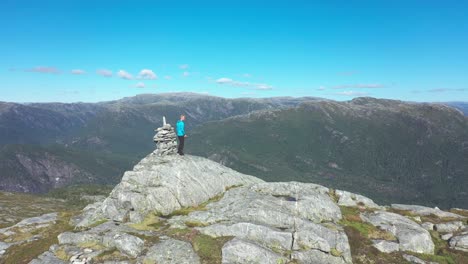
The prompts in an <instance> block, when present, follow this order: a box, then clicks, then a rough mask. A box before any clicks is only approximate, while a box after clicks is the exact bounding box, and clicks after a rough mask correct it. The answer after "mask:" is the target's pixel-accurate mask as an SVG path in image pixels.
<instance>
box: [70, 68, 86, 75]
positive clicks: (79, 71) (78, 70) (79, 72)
mask: <svg viewBox="0 0 468 264" xmlns="http://www.w3.org/2000/svg"><path fill="white" fill-rule="evenodd" d="M71 74H76V75H82V74H86V72H85V71H84V70H80V69H74V70H71Z"/></svg>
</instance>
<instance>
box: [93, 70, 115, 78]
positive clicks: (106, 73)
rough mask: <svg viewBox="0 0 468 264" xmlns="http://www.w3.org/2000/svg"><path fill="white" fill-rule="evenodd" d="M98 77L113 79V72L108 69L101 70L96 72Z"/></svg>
mask: <svg viewBox="0 0 468 264" xmlns="http://www.w3.org/2000/svg"><path fill="white" fill-rule="evenodd" d="M96 73H97V74H98V75H101V76H104V77H112V71H111V70H107V69H99V70H97V71H96Z"/></svg>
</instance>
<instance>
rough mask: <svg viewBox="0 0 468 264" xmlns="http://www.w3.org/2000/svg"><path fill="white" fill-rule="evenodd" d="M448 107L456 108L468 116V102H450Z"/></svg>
mask: <svg viewBox="0 0 468 264" xmlns="http://www.w3.org/2000/svg"><path fill="white" fill-rule="evenodd" d="M445 104H446V105H449V106H452V107H455V108H457V109H459V110H460V111H462V112H463V113H464V114H465V115H468V103H467V102H448V103H445Z"/></svg>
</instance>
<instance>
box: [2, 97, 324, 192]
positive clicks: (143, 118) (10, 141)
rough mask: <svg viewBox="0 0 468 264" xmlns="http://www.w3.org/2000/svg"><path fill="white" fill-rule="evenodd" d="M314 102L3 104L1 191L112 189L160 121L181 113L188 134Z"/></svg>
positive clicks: (148, 147)
mask: <svg viewBox="0 0 468 264" xmlns="http://www.w3.org/2000/svg"><path fill="white" fill-rule="evenodd" d="M310 100H318V99H317V98H312V97H304V98H289V97H280V98H266V99H250V98H242V99H224V98H219V97H213V96H206V95H198V94H192V93H173V94H158V95H154V94H146V95H138V96H135V97H129V98H123V99H121V100H116V101H110V102H102V103H72V104H63V103H40V104H39V103H30V104H16V103H2V102H0V156H1V157H2V159H1V160H0V190H10V191H21V192H44V191H47V190H49V189H50V188H55V187H61V186H65V185H68V184H72V183H111V184H113V183H116V182H118V181H119V180H120V177H121V176H122V173H123V172H124V171H125V170H127V169H130V168H131V167H132V166H133V165H134V164H135V163H136V162H137V161H139V160H140V159H141V158H142V157H144V156H145V155H147V154H148V153H149V152H151V151H152V150H153V149H154V148H155V145H154V143H153V142H152V137H153V135H154V132H153V130H154V129H155V128H156V127H159V126H160V125H161V124H162V116H163V115H164V116H166V118H167V120H168V121H170V122H172V123H173V124H174V123H175V121H176V120H177V119H178V116H179V115H180V114H181V113H185V114H186V115H187V117H188V120H189V122H187V128H188V130H189V131H190V130H192V128H194V127H196V126H197V125H199V124H203V123H205V122H207V121H212V120H220V119H224V118H227V117H231V116H235V115H242V114H246V113H249V112H252V111H256V110H263V109H277V108H286V107H295V106H297V105H299V104H300V103H302V102H305V101H310Z"/></svg>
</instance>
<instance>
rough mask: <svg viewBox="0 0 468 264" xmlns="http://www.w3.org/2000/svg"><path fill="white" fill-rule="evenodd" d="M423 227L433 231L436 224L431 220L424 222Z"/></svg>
mask: <svg viewBox="0 0 468 264" xmlns="http://www.w3.org/2000/svg"><path fill="white" fill-rule="evenodd" d="M421 227H422V228H424V229H426V230H427V231H432V230H434V224H433V223H431V222H424V223H422V224H421Z"/></svg>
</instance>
